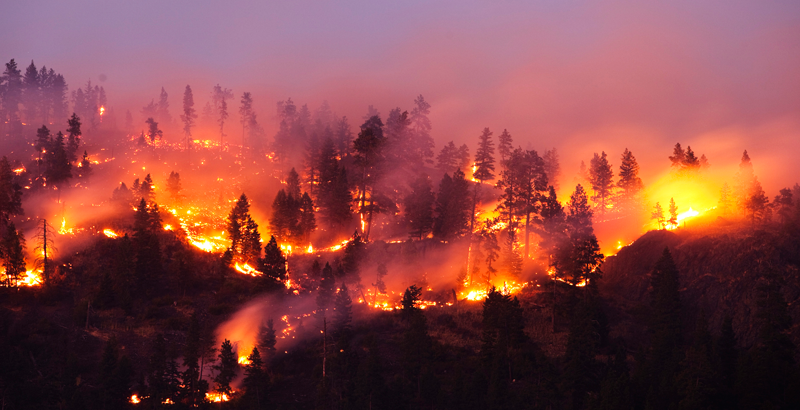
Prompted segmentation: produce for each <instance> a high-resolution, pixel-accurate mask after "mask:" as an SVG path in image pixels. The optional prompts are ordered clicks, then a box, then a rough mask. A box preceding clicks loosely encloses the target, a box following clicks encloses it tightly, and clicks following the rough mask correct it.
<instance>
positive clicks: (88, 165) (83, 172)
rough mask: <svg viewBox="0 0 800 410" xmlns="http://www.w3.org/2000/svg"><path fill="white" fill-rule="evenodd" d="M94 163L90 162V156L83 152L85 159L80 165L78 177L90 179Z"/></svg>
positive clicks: (82, 159)
mask: <svg viewBox="0 0 800 410" xmlns="http://www.w3.org/2000/svg"><path fill="white" fill-rule="evenodd" d="M92 171H93V170H92V162H91V161H89V154H88V153H87V152H86V151H83V158H81V162H80V163H79V164H78V176H79V177H81V178H88V177H89V176H91V175H92Z"/></svg>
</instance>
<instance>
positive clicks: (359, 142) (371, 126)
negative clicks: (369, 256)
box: [353, 116, 385, 239]
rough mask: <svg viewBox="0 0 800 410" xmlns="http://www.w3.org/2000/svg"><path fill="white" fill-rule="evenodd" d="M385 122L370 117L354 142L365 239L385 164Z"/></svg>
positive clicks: (360, 210)
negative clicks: (380, 174)
mask: <svg viewBox="0 0 800 410" xmlns="http://www.w3.org/2000/svg"><path fill="white" fill-rule="evenodd" d="M384 143H385V138H384V136H383V122H382V121H381V119H380V117H378V116H373V117H370V118H369V119H368V120H367V121H366V122H364V124H363V125H361V132H359V133H358V137H357V138H356V140H355V141H354V142H353V151H354V159H355V164H356V166H358V167H359V169H360V175H358V177H357V179H358V187H359V191H360V193H359V198H358V201H359V210H358V212H359V213H360V214H361V218H362V220H364V218H365V217H366V221H367V228H366V232H364V234H365V238H367V239H369V230H370V227H371V224H372V213H373V205H374V196H375V192H374V191H375V183H376V180H377V179H378V175H377V171H378V170H379V169H380V168H381V166H382V164H383V159H384V157H383V149H382V148H383V145H384ZM368 189H369V192H370V193H369V202H370V203H369V205H367V203H366V202H367V192H368Z"/></svg>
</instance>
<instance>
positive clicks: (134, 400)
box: [128, 394, 142, 404]
mask: <svg viewBox="0 0 800 410" xmlns="http://www.w3.org/2000/svg"><path fill="white" fill-rule="evenodd" d="M128 401H129V402H130V403H132V404H139V403H141V402H142V399H140V398H139V396H138V395H136V394H134V395H133V396H131V398H130V400H128Z"/></svg>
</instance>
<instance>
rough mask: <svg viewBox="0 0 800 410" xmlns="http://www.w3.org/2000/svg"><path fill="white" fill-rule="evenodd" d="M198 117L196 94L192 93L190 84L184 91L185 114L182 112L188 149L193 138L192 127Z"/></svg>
mask: <svg viewBox="0 0 800 410" xmlns="http://www.w3.org/2000/svg"><path fill="white" fill-rule="evenodd" d="M196 119H197V110H195V108H194V94H192V87H190V86H189V85H188V84H187V85H186V89H185V90H184V91H183V114H181V121H183V135H184V137H185V138H186V149H187V150H188V149H189V146H190V141H191V138H192V128H194V122H195V120H196Z"/></svg>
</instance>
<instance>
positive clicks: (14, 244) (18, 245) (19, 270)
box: [0, 222, 25, 287]
mask: <svg viewBox="0 0 800 410" xmlns="http://www.w3.org/2000/svg"><path fill="white" fill-rule="evenodd" d="M24 250H25V237H24V236H23V235H22V232H18V231H17V229H16V227H15V226H14V223H13V222H10V223H8V228H7V230H6V232H5V235H3V237H2V241H0V258H2V259H3V267H4V268H5V270H6V271H5V276H6V287H12V286H16V284H17V280H18V279H19V276H20V275H22V274H23V273H25V255H24V253H23V252H24Z"/></svg>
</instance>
